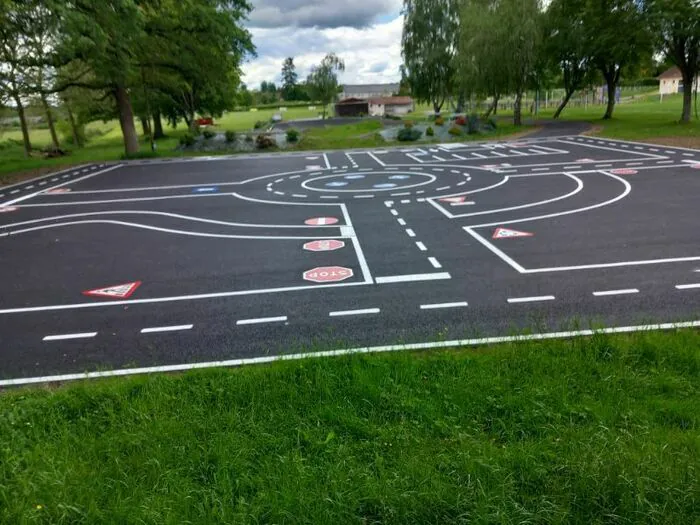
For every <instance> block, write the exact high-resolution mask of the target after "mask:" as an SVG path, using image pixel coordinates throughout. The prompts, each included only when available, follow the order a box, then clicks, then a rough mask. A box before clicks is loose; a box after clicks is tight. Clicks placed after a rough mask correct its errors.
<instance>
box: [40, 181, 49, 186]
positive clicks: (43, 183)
mask: <svg viewBox="0 0 700 525" xmlns="http://www.w3.org/2000/svg"><path fill="white" fill-rule="evenodd" d="M46 184H47V182H46V181H42V182H40V183H39V186H45V185H46Z"/></svg>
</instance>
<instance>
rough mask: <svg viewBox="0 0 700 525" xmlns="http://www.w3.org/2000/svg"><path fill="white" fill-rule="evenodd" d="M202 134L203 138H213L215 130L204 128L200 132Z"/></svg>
mask: <svg viewBox="0 0 700 525" xmlns="http://www.w3.org/2000/svg"><path fill="white" fill-rule="evenodd" d="M202 135H204V138H205V139H207V140H209V139H213V138H214V137H216V132H214V131H211V130H209V129H205V130H204V131H203V132H202Z"/></svg>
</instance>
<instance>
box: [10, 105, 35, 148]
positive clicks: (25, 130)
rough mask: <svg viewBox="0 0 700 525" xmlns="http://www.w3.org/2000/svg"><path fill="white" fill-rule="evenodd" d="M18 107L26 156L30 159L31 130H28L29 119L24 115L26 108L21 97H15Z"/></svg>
mask: <svg viewBox="0 0 700 525" xmlns="http://www.w3.org/2000/svg"><path fill="white" fill-rule="evenodd" d="M13 98H14V99H15V104H16V105H17V113H18V114H19V125H20V127H21V128H22V141H23V142H24V156H25V157H29V156H30V155H31V154H32V143H31V141H30V140H29V128H27V118H26V117H25V115H24V106H23V105H22V100H21V99H20V98H19V96H15V97H13Z"/></svg>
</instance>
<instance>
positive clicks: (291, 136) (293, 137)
mask: <svg viewBox="0 0 700 525" xmlns="http://www.w3.org/2000/svg"><path fill="white" fill-rule="evenodd" d="M298 140H299V132H298V131H297V130H295V129H288V130H287V142H297V141H298Z"/></svg>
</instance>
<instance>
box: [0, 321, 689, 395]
mask: <svg viewBox="0 0 700 525" xmlns="http://www.w3.org/2000/svg"><path fill="white" fill-rule="evenodd" d="M698 327H700V321H689V322H682V323H662V324H649V325H637V326H619V327H611V328H600V329H597V330H591V329H585V330H575V331H569V332H546V333H539V334H529V335H510V336H495V337H483V338H480V339H476V338H475V339H457V340H452V341H434V342H426V343H412V344H403V345H387V346H368V347H359V348H347V349H340V350H329V351H325V352H307V353H299V354H286V355H276V356H264V357H252V358H247V359H230V360H227V361H209V362H203V363H183V364H177V365H164V366H151V367H143V368H122V369H117V370H103V371H99V372H82V373H77V374H62V375H53V376H39V377H22V378H17V379H3V380H0V387H5V386H18V385H29V384H36V383H54V382H59V381H60V382H64V381H76V380H81V379H98V378H104V377H121V376H130V375H140V374H153V373H165V372H183V371H186V370H195V369H204V368H218V367H236V366H246V365H260V364H267V363H274V362H277V361H298V360H301V359H312V358H323V357H341V356H347V355H355V354H374V353H383V352H401V351H410V350H434V349H438V348H458V347H462V346H483V345H491V344H497V343H520V342H526V341H546V340H552V339H571V338H574V337H586V336H592V335H596V334H629V333H635V332H651V331H655V330H680V329H684V328H698Z"/></svg>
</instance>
